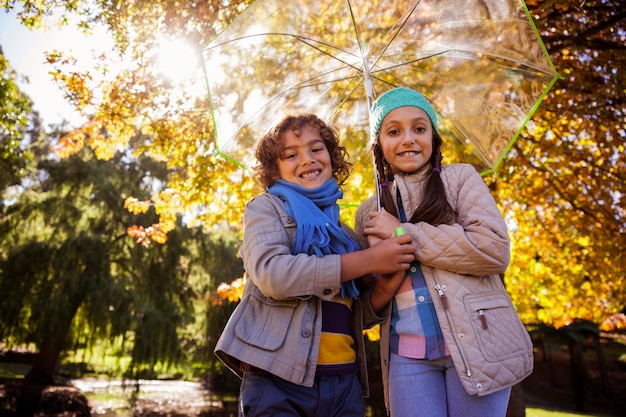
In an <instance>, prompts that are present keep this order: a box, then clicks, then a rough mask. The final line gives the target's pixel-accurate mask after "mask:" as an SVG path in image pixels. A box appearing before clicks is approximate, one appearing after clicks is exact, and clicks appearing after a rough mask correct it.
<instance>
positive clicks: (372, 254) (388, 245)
mask: <svg viewBox="0 0 626 417" xmlns="http://www.w3.org/2000/svg"><path fill="white" fill-rule="evenodd" d="M367 251H368V259H370V261H371V266H372V268H373V273H375V274H393V273H394V272H397V271H406V270H407V269H409V265H410V263H411V262H412V261H413V259H414V258H415V246H413V244H412V238H411V236H410V235H401V236H397V237H393V238H390V239H383V240H380V241H379V242H378V243H376V244H375V245H373V246H371V247H369V248H368V249H367Z"/></svg>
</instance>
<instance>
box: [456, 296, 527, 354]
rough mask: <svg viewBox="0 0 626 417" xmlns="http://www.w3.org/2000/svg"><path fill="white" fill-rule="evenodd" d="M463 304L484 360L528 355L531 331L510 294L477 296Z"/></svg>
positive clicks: (467, 299)
mask: <svg viewBox="0 0 626 417" xmlns="http://www.w3.org/2000/svg"><path fill="white" fill-rule="evenodd" d="M464 303H465V308H466V310H467V313H468V317H470V322H471V326H472V329H473V331H474V333H475V335H476V340H477V342H478V345H479V347H480V350H481V352H482V353H483V356H484V357H485V360H487V361H488V362H500V361H502V360H506V359H511V358H515V357H518V356H522V355H525V354H527V353H528V346H529V345H528V340H529V335H528V332H527V331H526V328H525V327H524V325H523V324H522V322H521V320H520V319H519V316H518V315H517V312H516V311H515V309H514V308H513V305H512V304H511V301H510V300H509V298H508V296H507V295H505V294H503V293H502V292H489V293H483V294H475V295H470V296H467V297H465V299H464Z"/></svg>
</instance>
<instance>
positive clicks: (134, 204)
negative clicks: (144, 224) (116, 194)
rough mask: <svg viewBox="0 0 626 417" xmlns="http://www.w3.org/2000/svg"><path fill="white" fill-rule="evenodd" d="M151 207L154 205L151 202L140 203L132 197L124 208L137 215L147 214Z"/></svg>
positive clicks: (125, 202) (126, 201)
mask: <svg viewBox="0 0 626 417" xmlns="http://www.w3.org/2000/svg"><path fill="white" fill-rule="evenodd" d="M151 206H152V203H151V202H150V201H149V200H144V201H139V200H138V199H137V198H135V197H132V196H131V197H126V200H124V208H125V209H126V210H128V211H129V212H131V213H133V214H135V215H137V214H143V213H147V212H148V210H150V207H151Z"/></svg>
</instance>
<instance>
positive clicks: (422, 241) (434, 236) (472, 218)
mask: <svg viewBox="0 0 626 417" xmlns="http://www.w3.org/2000/svg"><path fill="white" fill-rule="evenodd" d="M425 168H426V169H424V170H422V171H421V172H418V173H417V174H415V175H411V176H402V175H396V177H395V185H394V186H393V188H392V193H393V194H392V195H395V193H396V187H397V188H398V189H399V190H400V194H401V196H402V203H403V206H404V210H405V213H406V216H407V218H411V216H412V214H413V212H414V210H415V208H416V207H417V206H418V205H419V204H420V198H421V195H422V187H423V185H424V176H425V174H426V173H427V172H428V171H429V170H430V167H425ZM441 176H442V179H443V181H444V184H445V187H446V192H447V197H448V201H449V202H450V204H451V205H452V208H453V209H454V210H455V212H456V217H457V218H456V223H454V224H452V225H439V226H432V225H430V224H428V223H424V222H419V223H416V224H412V223H404V224H402V226H403V227H404V228H405V230H406V231H407V233H409V234H410V235H411V236H412V237H413V243H414V244H415V246H416V252H415V258H416V260H418V261H419V262H420V264H421V266H422V270H423V273H424V278H425V280H426V283H427V285H428V289H429V291H430V294H431V296H432V299H433V300H434V304H435V308H436V311H437V317H438V320H439V324H440V326H441V330H442V332H443V335H444V338H445V341H446V344H447V346H448V349H449V351H450V355H451V357H452V359H453V361H454V364H455V368H456V370H457V373H458V374H459V377H460V378H461V381H462V383H463V385H464V387H465V390H466V391H467V392H468V393H469V394H472V395H479V396H482V395H486V394H489V393H492V392H494V391H498V390H500V389H502V388H505V387H508V386H512V385H514V384H516V383H517V382H519V381H521V380H522V379H524V378H525V377H526V376H528V375H529V374H530V373H531V372H532V369H533V353H532V343H531V340H530V337H529V334H528V332H527V331H526V329H525V327H524V325H523V324H522V323H521V321H520V320H519V317H518V315H517V313H516V311H515V309H514V307H513V305H512V303H511V300H510V298H509V296H508V294H507V292H506V290H505V289H504V285H503V284H502V281H501V279H500V277H499V274H501V273H503V272H504V271H505V270H506V268H507V266H508V263H509V237H508V234H507V229H506V224H505V223H504V220H503V218H502V214H501V213H500V211H499V209H498V207H497V206H496V203H495V200H494V199H493V197H492V196H491V194H490V192H489V189H488V188H487V186H486V185H485V183H484V181H483V179H482V177H481V176H480V175H479V174H478V172H476V170H475V169H474V168H473V167H472V166H471V165H465V164H455V165H446V166H444V167H443V168H442V171H441ZM376 207H377V205H376V200H375V197H372V198H370V199H368V200H367V201H365V202H364V203H363V204H362V205H361V207H359V209H358V211H357V214H356V220H355V231H356V232H357V235H359V236H363V229H364V224H365V222H366V221H367V220H368V218H369V217H368V213H370V212H371V211H373V210H376V209H377V208H376ZM443 298H445V301H447V303H445V304H447V307H445V308H444V302H443V301H444V300H443ZM389 313H390V308H388V309H387V312H386V316H387V321H386V322H385V323H384V324H383V325H381V341H380V350H381V362H382V369H383V384H384V388H385V402H387V401H388V391H387V390H388V360H389V327H390V325H389V321H390V320H388V317H389Z"/></svg>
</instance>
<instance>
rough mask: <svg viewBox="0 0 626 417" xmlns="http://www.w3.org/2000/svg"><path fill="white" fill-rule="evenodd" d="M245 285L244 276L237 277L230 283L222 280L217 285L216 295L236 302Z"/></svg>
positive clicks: (239, 298) (241, 294)
mask: <svg viewBox="0 0 626 417" xmlns="http://www.w3.org/2000/svg"><path fill="white" fill-rule="evenodd" d="M245 285H246V280H245V277H244V278H237V279H235V280H234V281H233V282H231V283H230V284H227V283H225V282H222V283H221V284H220V285H219V286H218V287H217V295H218V296H219V297H220V298H221V299H223V300H228V301H230V302H233V303H235V302H238V301H239V300H241V297H242V296H243V288H244V287H245Z"/></svg>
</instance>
